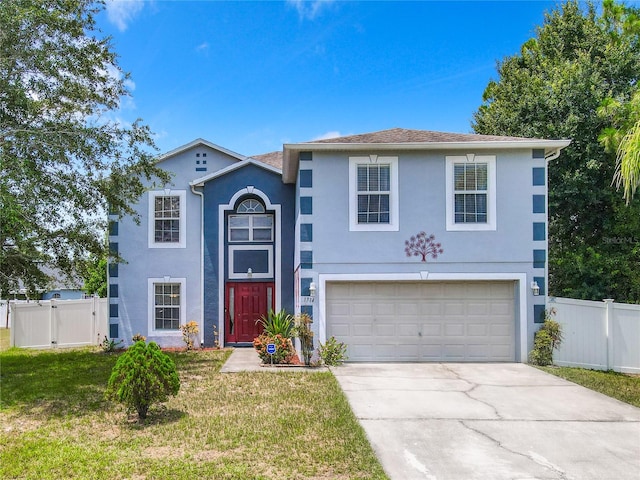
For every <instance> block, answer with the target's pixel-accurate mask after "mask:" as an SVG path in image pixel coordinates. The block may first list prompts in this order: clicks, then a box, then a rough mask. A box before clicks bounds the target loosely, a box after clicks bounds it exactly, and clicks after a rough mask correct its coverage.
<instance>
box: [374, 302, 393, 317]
mask: <svg viewBox="0 0 640 480" xmlns="http://www.w3.org/2000/svg"><path fill="white" fill-rule="evenodd" d="M373 312H374V315H376V316H380V315H390V316H392V315H395V313H396V306H395V304H394V303H393V302H389V303H384V302H380V303H376V304H374V305H373Z"/></svg>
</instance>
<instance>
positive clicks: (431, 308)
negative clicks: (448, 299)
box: [419, 300, 442, 316]
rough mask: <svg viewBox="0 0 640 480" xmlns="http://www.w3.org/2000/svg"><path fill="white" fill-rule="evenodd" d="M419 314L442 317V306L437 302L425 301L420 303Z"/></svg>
mask: <svg viewBox="0 0 640 480" xmlns="http://www.w3.org/2000/svg"><path fill="white" fill-rule="evenodd" d="M419 313H420V315H421V316H431V315H442V304H441V303H440V302H436V301H431V300H423V301H422V302H420V312H419Z"/></svg>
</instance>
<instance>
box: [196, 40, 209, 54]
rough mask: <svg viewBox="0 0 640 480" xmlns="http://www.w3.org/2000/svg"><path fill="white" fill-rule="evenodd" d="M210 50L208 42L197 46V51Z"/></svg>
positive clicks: (204, 51) (205, 51)
mask: <svg viewBox="0 0 640 480" xmlns="http://www.w3.org/2000/svg"><path fill="white" fill-rule="evenodd" d="M208 51H209V43H208V42H202V43H201V44H200V45H198V46H197V47H196V52H203V53H207V52H208Z"/></svg>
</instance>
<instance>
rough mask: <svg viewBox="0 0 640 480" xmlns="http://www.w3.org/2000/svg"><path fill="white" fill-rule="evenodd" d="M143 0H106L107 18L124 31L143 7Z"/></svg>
mask: <svg viewBox="0 0 640 480" xmlns="http://www.w3.org/2000/svg"><path fill="white" fill-rule="evenodd" d="M144 3H145V2H144V0H107V3H106V10H107V18H108V19H109V21H110V22H111V23H113V24H114V25H115V26H116V27H118V30H120V31H121V32H124V31H125V30H126V29H127V27H128V26H129V23H130V22H131V21H132V20H133V19H134V18H135V17H136V15H138V13H140V11H141V10H142V9H143V8H144Z"/></svg>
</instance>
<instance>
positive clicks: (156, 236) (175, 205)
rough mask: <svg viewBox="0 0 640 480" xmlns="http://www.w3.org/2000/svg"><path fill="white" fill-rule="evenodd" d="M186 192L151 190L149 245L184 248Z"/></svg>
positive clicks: (151, 246) (153, 246) (152, 246)
mask: <svg viewBox="0 0 640 480" xmlns="http://www.w3.org/2000/svg"><path fill="white" fill-rule="evenodd" d="M185 203H186V194H185V191H184V190H177V191H176V190H164V191H154V192H149V247H150V248H184V247H185V246H186V240H185V235H186V232H185V212H186V208H185V207H186V205H185Z"/></svg>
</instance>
